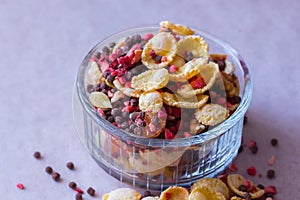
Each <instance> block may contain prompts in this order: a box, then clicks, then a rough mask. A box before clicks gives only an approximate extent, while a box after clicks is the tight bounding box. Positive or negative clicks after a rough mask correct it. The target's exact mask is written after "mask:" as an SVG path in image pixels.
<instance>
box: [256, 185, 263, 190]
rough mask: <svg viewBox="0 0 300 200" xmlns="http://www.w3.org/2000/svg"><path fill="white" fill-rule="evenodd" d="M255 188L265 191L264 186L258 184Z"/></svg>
mask: <svg viewBox="0 0 300 200" xmlns="http://www.w3.org/2000/svg"><path fill="white" fill-rule="evenodd" d="M257 187H258V188H260V189H262V190H263V189H265V186H264V185H263V184H258V185H257Z"/></svg>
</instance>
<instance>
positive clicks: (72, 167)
mask: <svg viewBox="0 0 300 200" xmlns="http://www.w3.org/2000/svg"><path fill="white" fill-rule="evenodd" d="M67 168H69V169H70V170H73V169H74V168H75V167H74V163H72V162H67Z"/></svg>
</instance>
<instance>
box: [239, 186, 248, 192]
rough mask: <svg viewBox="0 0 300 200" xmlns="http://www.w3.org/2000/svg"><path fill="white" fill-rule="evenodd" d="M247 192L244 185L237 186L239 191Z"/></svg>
mask: <svg viewBox="0 0 300 200" xmlns="http://www.w3.org/2000/svg"><path fill="white" fill-rule="evenodd" d="M247 190H248V187H247V186H245V185H240V186H239V191H242V192H247Z"/></svg>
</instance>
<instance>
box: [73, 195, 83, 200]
mask: <svg viewBox="0 0 300 200" xmlns="http://www.w3.org/2000/svg"><path fill="white" fill-rule="evenodd" d="M82 199H83V198H82V195H81V194H79V193H77V194H76V196H75V200H82Z"/></svg>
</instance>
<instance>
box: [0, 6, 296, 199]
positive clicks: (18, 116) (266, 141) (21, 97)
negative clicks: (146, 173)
mask: <svg viewBox="0 0 300 200" xmlns="http://www.w3.org/2000/svg"><path fill="white" fill-rule="evenodd" d="M299 10H300V3H299V1H297V0H287V1H280V0H273V1H271V0H266V1H258V0H256V1H253V0H248V1H247V0H245V1H241V0H232V1H222V0H214V1H209V0H205V1H196V0H193V1H171V0H164V1H158V0H152V1H144V0H143V1H142V0H141V1H133V0H132V1H130V0H122V1H116V0H111V1H108V0H107V1H105V0H99V1H96V0H90V1H79V0H76V1H59V0H52V1H37V0H27V1H16V0H11V1H8V0H0V92H1V94H0V130H1V132H0V136H1V138H0V194H1V198H3V199H24V200H27V199H28V200H32V199H45V200H46V199H74V194H75V193H74V191H72V190H70V189H69V188H68V186H67V184H68V182H69V181H71V180H74V181H76V182H77V183H79V186H80V187H82V188H83V189H86V188H87V187H89V186H92V187H94V188H95V189H96V190H97V195H98V196H97V198H100V197H101V196H102V195H103V194H104V193H106V192H109V191H110V190H112V189H115V188H118V187H128V185H125V184H123V183H120V182H118V181H117V180H115V179H114V178H111V177H110V176H108V175H107V174H106V173H105V172H104V171H103V170H102V169H100V168H99V167H98V166H97V165H96V163H95V162H94V161H93V160H92V159H91V158H90V156H89V155H88V153H87V151H86V150H85V149H84V148H83V146H82V145H81V144H80V141H79V139H78V137H77V135H76V132H75V129H74V124H73V119H72V106H71V100H72V88H73V84H74V80H75V75H76V72H77V69H78V66H79V64H80V62H81V60H82V59H83V57H84V56H85V54H86V53H87V52H88V51H89V50H90V49H91V48H92V47H93V46H94V45H95V44H96V43H97V42H99V41H100V40H102V39H104V38H105V37H107V36H108V35H110V34H112V33H115V32H119V31H121V30H124V29H126V28H130V27H135V26H141V25H148V24H157V23H158V22H159V21H161V20H166V19H167V20H170V21H173V22H176V23H182V24H186V25H189V26H192V27H197V28H199V29H203V30H206V31H208V32H210V33H213V34H214V35H216V36H218V37H220V38H222V39H223V40H225V41H227V42H229V43H230V44H231V45H232V46H233V47H234V48H236V49H237V50H238V51H239V52H240V53H241V55H242V56H243V57H244V58H245V60H246V62H247V64H248V66H249V67H250V68H251V72H252V75H253V82H254V91H253V92H254V93H253V100H252V103H251V106H250V108H249V111H248V113H247V116H248V119H249V123H248V124H247V126H246V127H245V129H244V141H245V143H247V142H248V141H249V140H250V139H255V140H257V142H258V146H259V150H258V153H257V154H256V155H251V153H250V152H249V150H247V149H245V151H244V152H243V153H242V154H240V155H239V156H238V158H237V160H236V161H235V163H236V165H237V166H238V167H239V171H238V172H239V173H241V174H242V175H245V176H246V177H249V176H247V174H246V172H245V168H246V167H247V166H250V165H255V166H256V167H257V169H258V172H259V173H262V175H263V177H262V178H259V177H257V176H256V177H254V178H251V179H252V180H254V182H256V183H264V184H266V185H275V186H276V187H277V189H278V194H277V195H276V199H282V200H283V199H287V198H292V199H299V198H300V192H299V185H300V178H299V174H300V167H299V164H300V156H299V152H300V146H299V140H300V126H299V120H300V106H299V103H300V93H299V89H298V88H297V87H299V84H300V81H299V74H300V67H299V56H300V55H299V45H300V43H299V41H300V36H299V35H300V23H299V19H300V14H299V13H300V12H299ZM271 138H277V139H278V140H279V145H278V146H277V147H276V148H274V147H271V145H270V140H271ZM36 150H39V151H41V153H42V154H43V159H42V160H35V159H34V158H33V156H32V154H33V152H34V151H36ZM271 155H275V157H276V163H275V165H274V166H271V167H270V166H268V164H267V160H268V158H269V157H270V156H271ZM67 161H73V162H74V163H75V165H76V170H75V171H70V170H68V169H67V168H66V167H65V163H66V162H67ZM47 165H51V166H52V167H53V168H54V169H55V170H56V171H59V172H60V173H61V175H62V177H63V179H62V181H61V182H60V183H56V182H54V181H52V180H51V178H50V177H49V176H48V175H47V174H46V173H45V172H44V168H45V166H47ZM270 168H273V169H275V170H276V177H275V179H273V180H268V179H267V178H265V173H266V171H267V170H268V169H270ZM19 182H21V183H23V184H24V185H25V186H26V189H25V190H19V189H17V188H16V184H17V183H19ZM297 197H298V198H297ZM85 199H94V198H91V197H89V196H87V195H85Z"/></svg>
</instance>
